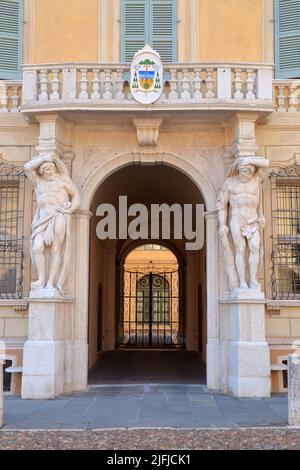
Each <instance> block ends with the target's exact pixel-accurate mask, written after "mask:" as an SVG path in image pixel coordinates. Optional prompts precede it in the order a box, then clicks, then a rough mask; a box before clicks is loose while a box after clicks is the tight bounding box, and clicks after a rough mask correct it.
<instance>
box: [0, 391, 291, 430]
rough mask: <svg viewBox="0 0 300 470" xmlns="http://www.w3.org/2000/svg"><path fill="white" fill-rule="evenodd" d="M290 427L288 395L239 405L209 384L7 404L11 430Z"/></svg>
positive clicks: (16, 399)
mask: <svg viewBox="0 0 300 470" xmlns="http://www.w3.org/2000/svg"><path fill="white" fill-rule="evenodd" d="M286 425H287V397H286V395H276V396H272V398H266V399H258V398H257V399H255V398H253V399H247V398H243V399H238V400H237V399H235V398H233V397H230V396H228V395H225V394H222V393H212V392H209V391H207V389H206V387H205V386H204V385H178V384H176V385H161V384H160V385H154V384H141V385H138V384H134V385H122V386H121V385H116V386H113V385H107V386H104V385H103V386H95V387H89V389H88V391H87V392H84V393H78V394H75V395H70V396H66V395H64V396H61V397H58V398H57V399H55V400H21V399H20V397H16V396H7V397H6V398H5V400H4V429H6V430H8V429H86V430H90V429H99V428H155V427H169V428H181V429H182V428H191V429H192V428H244V427H253V426H286Z"/></svg>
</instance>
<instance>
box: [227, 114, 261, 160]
mask: <svg viewBox="0 0 300 470" xmlns="http://www.w3.org/2000/svg"><path fill="white" fill-rule="evenodd" d="M258 117H259V116H258V114H257V113H248V112H245V113H242V112H241V113H236V114H235V116H234V118H233V119H232V126H233V136H232V137H233V140H232V146H231V148H232V153H233V155H234V156H235V157H236V158H238V157H245V156H255V154H256V152H257V149H258V145H257V144H256V134H255V127H256V121H257V119H258Z"/></svg>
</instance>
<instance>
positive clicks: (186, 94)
mask: <svg viewBox="0 0 300 470" xmlns="http://www.w3.org/2000/svg"><path fill="white" fill-rule="evenodd" d="M182 73H183V77H182V80H181V83H182V92H181V99H182V100H186V101H188V100H189V99H190V98H191V93H190V91H189V89H190V79H189V71H188V70H187V69H183V70H182Z"/></svg>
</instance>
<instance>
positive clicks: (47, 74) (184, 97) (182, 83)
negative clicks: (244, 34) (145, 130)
mask: <svg viewBox="0 0 300 470" xmlns="http://www.w3.org/2000/svg"><path fill="white" fill-rule="evenodd" d="M129 77H130V67H129V65H122V64H91V63H89V64H83V63H80V64H75V63H67V64H62V63H60V64H47V65H24V66H23V80H22V81H11V80H0V112H19V111H22V112H25V113H26V114H32V113H33V114H36V113H43V112H49V111H55V112H57V111H72V110H73V111H74V110H85V111H114V110H115V111H124V110H128V111H143V110H144V111H149V110H152V111H161V110H166V111H168V110H170V111H172V110H225V111H226V110H228V111H258V112H266V113H270V112H272V111H274V110H275V111H278V112H299V110H300V80H273V79H272V77H273V69H272V66H271V65H265V64H250V63H247V64H237V63H235V64H233V63H232V64H229V63H225V64H221V63H197V64H169V65H165V66H164V89H163V94H162V96H161V98H160V99H159V100H158V101H157V102H156V103H154V104H151V105H142V104H139V103H137V102H136V101H135V100H134V99H133V97H132V95H131V93H130V87H129Z"/></svg>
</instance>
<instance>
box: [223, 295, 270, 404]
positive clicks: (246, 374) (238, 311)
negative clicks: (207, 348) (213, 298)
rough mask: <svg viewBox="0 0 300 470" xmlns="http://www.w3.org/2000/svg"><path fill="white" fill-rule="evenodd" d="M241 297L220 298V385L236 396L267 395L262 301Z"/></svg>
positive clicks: (266, 360)
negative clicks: (221, 299)
mask: <svg viewBox="0 0 300 470" xmlns="http://www.w3.org/2000/svg"><path fill="white" fill-rule="evenodd" d="M236 294H238V293H236ZM242 297H243V298H241V299H240V298H238V295H236V297H235V298H234V299H229V300H223V301H221V351H222V354H221V355H222V361H221V362H222V380H221V381H222V388H223V390H224V391H225V392H229V393H232V394H233V395H234V396H236V397H269V396H270V393H271V382H270V352H269V347H268V344H267V342H266V340H265V314H264V304H265V301H264V300H262V299H259V298H257V299H256V300H255V298H251V299H246V298H245V293H244V292H243V293H242ZM258 297H261V294H260V295H259V296H258ZM262 297H263V295H262Z"/></svg>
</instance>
